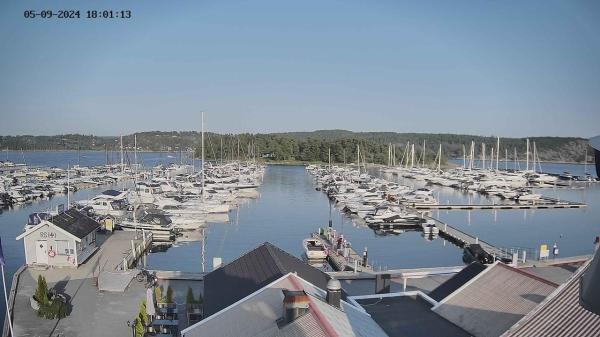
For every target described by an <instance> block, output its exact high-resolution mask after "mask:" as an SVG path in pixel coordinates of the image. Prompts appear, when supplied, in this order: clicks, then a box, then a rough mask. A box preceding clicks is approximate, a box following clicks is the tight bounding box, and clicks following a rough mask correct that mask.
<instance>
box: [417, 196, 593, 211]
mask: <svg viewBox="0 0 600 337" xmlns="http://www.w3.org/2000/svg"><path fill="white" fill-rule="evenodd" d="M583 207H587V205H586V204H583V203H578V202H572V201H566V200H558V199H554V198H549V197H543V198H542V199H540V200H539V201H537V202H531V203H514V204H446V205H444V204H438V205H419V204H415V205H414V206H412V208H413V209H416V210H420V211H424V210H427V211H429V210H447V211H458V210H462V211H464V210H511V209H556V208H583Z"/></svg>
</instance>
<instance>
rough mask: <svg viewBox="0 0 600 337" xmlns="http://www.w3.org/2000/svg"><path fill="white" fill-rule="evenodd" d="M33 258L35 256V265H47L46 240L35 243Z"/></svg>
mask: <svg viewBox="0 0 600 337" xmlns="http://www.w3.org/2000/svg"><path fill="white" fill-rule="evenodd" d="M35 256H36V262H37V263H41V264H48V241H46V240H39V241H36V244H35Z"/></svg>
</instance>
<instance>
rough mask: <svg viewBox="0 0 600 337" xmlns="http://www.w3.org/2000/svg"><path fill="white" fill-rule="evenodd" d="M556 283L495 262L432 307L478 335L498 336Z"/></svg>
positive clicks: (551, 289) (446, 317) (483, 336)
mask: <svg viewBox="0 0 600 337" xmlns="http://www.w3.org/2000/svg"><path fill="white" fill-rule="evenodd" d="M556 287H557V285H556V284H555V283H552V282H550V281H547V280H544V279H542V278H540V277H537V276H534V275H531V274H529V273H526V272H524V271H521V270H519V269H516V268H512V267H509V266H507V265H505V264H503V263H500V262H497V263H495V264H493V265H491V266H489V267H487V268H486V270H484V271H483V272H481V273H479V275H477V276H476V277H475V278H473V279H472V280H471V281H469V282H467V283H466V284H465V285H463V286H462V287H461V288H459V289H458V290H456V291H455V292H453V293H452V294H450V295H448V296H446V297H445V298H444V299H443V300H442V301H441V302H440V304H439V305H438V306H437V307H435V308H434V309H433V310H434V311H435V312H436V313H437V314H438V315H440V316H442V317H444V318H445V319H447V320H449V321H450V322H452V323H454V324H456V325H458V326H459V327H461V328H462V329H464V330H466V331H467V332H469V333H471V334H472V335H475V336H478V337H498V336H500V335H501V334H502V333H504V332H505V331H506V330H508V329H509V328H510V327H511V326H512V325H513V324H515V323H516V322H518V321H519V320H520V319H521V318H522V317H523V316H525V315H526V314H527V313H529V312H530V311H531V310H533V308H535V307H536V306H537V305H538V304H539V303H540V302H542V301H543V300H544V299H545V298H546V296H548V295H549V294H550V293H552V292H553V291H554V289H556Z"/></svg>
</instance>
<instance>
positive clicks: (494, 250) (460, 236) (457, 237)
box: [422, 214, 512, 259]
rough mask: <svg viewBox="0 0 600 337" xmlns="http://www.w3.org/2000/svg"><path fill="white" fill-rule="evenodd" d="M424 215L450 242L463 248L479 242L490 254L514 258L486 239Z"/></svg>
mask: <svg viewBox="0 0 600 337" xmlns="http://www.w3.org/2000/svg"><path fill="white" fill-rule="evenodd" d="M422 217H423V219H426V220H428V221H429V222H432V223H433V224H435V226H436V227H437V228H438V229H439V230H440V233H439V235H440V236H441V237H443V238H444V239H446V240H448V241H450V242H453V243H455V244H456V245H458V246H459V247H461V248H464V247H465V246H467V245H470V244H479V245H480V246H481V248H482V249H483V250H485V251H486V252H487V253H488V254H490V255H492V256H494V257H499V258H504V259H512V255H510V254H509V253H508V252H506V251H504V250H502V249H500V248H498V247H496V246H494V245H492V244H490V243H488V242H486V241H483V240H480V239H479V238H478V237H476V236H473V235H471V234H468V233H465V232H463V231H461V230H460V229H457V228H454V227H452V226H451V225H449V224H447V223H445V222H442V221H440V220H438V219H436V218H432V217H430V216H427V215H423V214H422Z"/></svg>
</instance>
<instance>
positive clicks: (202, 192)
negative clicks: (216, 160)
mask: <svg viewBox="0 0 600 337" xmlns="http://www.w3.org/2000/svg"><path fill="white" fill-rule="evenodd" d="M201 131H202V134H201V135H200V142H201V146H202V152H201V156H202V161H201V164H200V174H201V176H200V181H201V184H202V191H201V194H202V200H204V111H202V129H201ZM202 240H203V241H204V237H203V238H202ZM203 266H204V265H203Z"/></svg>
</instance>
